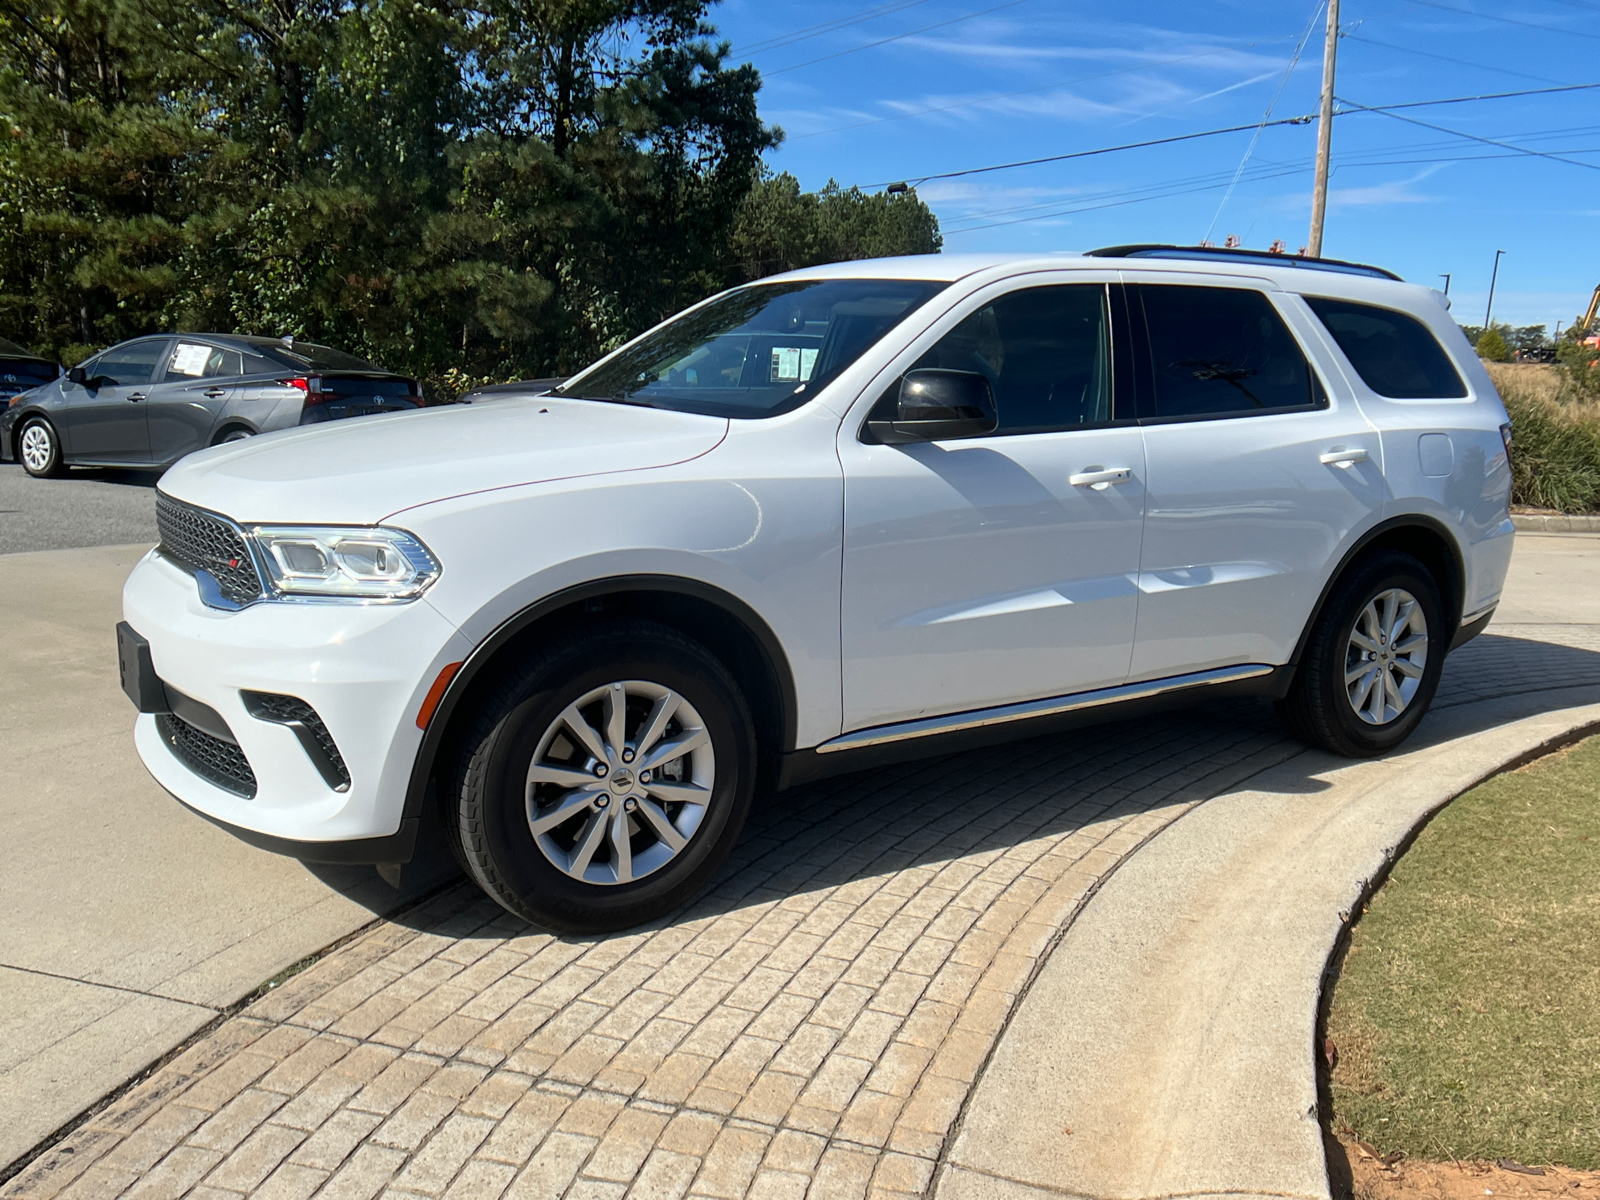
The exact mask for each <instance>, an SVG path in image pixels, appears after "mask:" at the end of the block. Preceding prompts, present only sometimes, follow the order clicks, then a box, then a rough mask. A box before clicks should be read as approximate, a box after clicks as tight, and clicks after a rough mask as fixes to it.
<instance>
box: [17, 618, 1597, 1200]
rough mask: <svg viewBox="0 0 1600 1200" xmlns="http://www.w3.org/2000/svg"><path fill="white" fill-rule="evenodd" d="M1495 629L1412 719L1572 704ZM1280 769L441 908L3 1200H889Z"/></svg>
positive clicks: (417, 915) (860, 834)
mask: <svg viewBox="0 0 1600 1200" xmlns="http://www.w3.org/2000/svg"><path fill="white" fill-rule="evenodd" d="M1510 628H1511V631H1513V632H1514V633H1515V634H1516V636H1515V637H1506V636H1485V637H1483V638H1480V639H1479V640H1478V641H1477V642H1475V643H1474V644H1473V645H1472V646H1470V647H1468V648H1467V649H1465V650H1463V651H1462V652H1460V653H1459V654H1458V655H1457V656H1455V657H1453V658H1452V659H1451V662H1450V666H1449V668H1448V669H1447V670H1446V673H1445V683H1444V686H1443V688H1442V689H1441V693H1440V699H1439V703H1440V704H1441V705H1443V704H1451V703H1463V702H1467V701H1470V700H1474V699H1481V698H1485V697H1487V696H1490V695H1504V694H1509V693H1520V692H1527V691H1534V690H1539V689H1559V688H1562V687H1565V686H1571V685H1574V684H1578V683H1583V684H1589V683H1595V682H1600V653H1596V651H1597V650H1600V636H1597V631H1596V630H1595V629H1594V628H1593V627H1584V626H1540V627H1533V626H1521V627H1510ZM1551 704H1552V707H1557V706H1559V700H1558V699H1555V698H1553V699H1552V702H1551ZM1302 752H1303V751H1302V749H1301V747H1299V746H1298V745H1296V744H1293V743H1291V742H1288V741H1286V740H1285V739H1284V738H1283V737H1282V735H1281V734H1280V733H1279V731H1278V728H1277V726H1276V724H1275V723H1274V722H1273V720H1272V718H1271V713H1270V710H1269V709H1268V708H1267V707H1266V706H1265V705H1262V704H1258V703H1255V702H1245V701H1235V702H1214V703H1213V704H1212V705H1211V706H1210V707H1209V708H1205V709H1200V710H1195V711H1191V712H1185V713H1178V714H1173V715H1169V716H1162V717H1151V718H1145V719H1142V720H1139V721H1134V722H1127V723H1123V724H1118V725H1110V726H1103V727H1100V728H1098V729H1091V730H1087V731H1085V732H1082V733H1079V734H1076V735H1073V736H1066V737H1054V738H1041V739H1038V740H1035V741H1032V742H1026V743H1022V744H1019V745H1015V746H1008V747H1002V748H998V749H994V750H987V751H982V752H979V753H974V754H968V755H963V756H958V757H954V758H947V759H941V760H936V761H932V762H928V763H922V764H916V765H913V766H909V767H905V768H899V769H892V770H885V771H881V772H875V773H872V774H869V775H861V776H855V777H851V778H847V779H844V780H839V781H833V782H830V783H827V784H822V785H816V786H812V787H809V788H806V789H802V790H799V791H795V792H791V793H787V794H784V795H781V796H777V797H773V798H770V799H768V800H766V801H765V802H764V805H765V807H764V808H763V809H762V810H761V811H759V812H758V813H757V814H756V815H755V816H754V818H753V819H752V823H751V827H750V830H749V832H748V834H747V835H746V837H745V838H744V840H743V842H742V844H741V846H740V848H739V850H738V852H737V854H736V856H735V860H734V861H733V862H731V863H730V864H729V865H728V867H727V868H726V869H725V870H724V871H723V872H722V874H721V876H720V877H719V879H718V881H717V883H716V884H715V886H714V887H713V889H712V890H711V891H710V892H709V893H708V894H707V895H706V896H704V897H703V898H702V899H701V901H700V902H699V903H697V904H696V905H695V906H694V907H693V908H692V909H691V910H689V911H687V912H685V913H682V914H680V915H679V916H678V917H677V918H675V919H673V920H671V921H668V922H664V923H662V924H661V925H660V926H657V927H652V928H648V929H645V930H641V931H635V932H631V933H627V934H622V935H617V936H612V937H606V938H600V939H579V938H557V937H552V936H549V935H547V934H542V933H536V932H530V931H529V929H528V928H527V926H525V925H523V924H522V923H521V922H519V921H517V920H515V919H513V918H511V917H508V916H506V915H505V914H504V913H503V912H501V910H499V909H498V908H496V907H495V906H494V905H492V904H490V903H489V902H488V901H486V900H484V899H483V898H482V897H481V896H480V895H479V894H478V893H476V892H475V891H473V890H471V889H469V888H468V887H466V886H464V885H462V886H457V887H455V888H452V889H451V890H449V891H447V892H446V893H444V894H442V895H440V896H437V897H435V898H434V899H432V900H430V901H429V902H428V903H427V904H426V905H424V906H423V907H421V908H419V909H416V910H413V911H412V912H411V913H409V914H407V915H406V916H405V917H403V918H401V919H399V920H397V921H392V922H382V923H380V924H378V925H376V926H374V927H372V928H371V929H370V930H369V931H367V932H365V933H364V934H362V935H360V936H359V937H358V938H357V939H356V940H355V941H353V942H352V943H350V944H348V945H346V946H344V947H342V948H340V949H338V950H336V951H334V952H333V953H331V954H329V955H327V956H326V957H324V958H322V959H321V960H320V961H318V962H317V963H315V964H314V965H313V966H311V967H310V968H309V969H307V970H305V971H303V972H301V973H300V974H298V975H295V976H293V977H292V978H290V979H289V980H288V982H286V983H284V984H283V985H282V986H281V987H278V988H276V989H275V990H272V991H270V992H268V993H267V994H266V995H265V996H263V997H262V998H260V999H259V1000H257V1001H256V1002H254V1003H253V1004H251V1005H249V1006H248V1007H247V1008H245V1009H244V1011H243V1012H242V1013H241V1014H239V1015H238V1016H236V1017H234V1018H232V1019H231V1020H228V1021H226V1022H225V1023H223V1024H222V1025H221V1026H219V1027H218V1028H217V1029H216V1030H215V1031H214V1032H213V1033H212V1034H210V1035H209V1036H208V1037H207V1038H205V1039H204V1040H202V1041H201V1042H199V1043H198V1044H196V1045H194V1046H193V1047H191V1048H190V1049H188V1050H187V1051H185V1052H184V1053H182V1054H181V1055H180V1056H178V1057H177V1058H175V1059H174V1060H173V1061H171V1062H170V1063H168V1064H167V1065H165V1066H164V1067H162V1068H161V1069H160V1070H158V1071H157V1072H156V1073H155V1074H154V1075H152V1076H151V1077H150V1078H149V1079H147V1080H145V1081H144V1082H142V1083H140V1084H138V1085H137V1086H135V1087H134V1088H132V1089H131V1090H130V1091H128V1092H127V1093H126V1094H125V1095H123V1096H122V1097H120V1098H119V1099H118V1100H117V1101H116V1102H115V1103H113V1104H111V1105H110V1106H109V1107H107V1108H105V1109H104V1110H103V1111H101V1112H99V1113H98V1114H96V1115H95V1116H93V1117H92V1119H90V1120H89V1121H88V1122H87V1123H85V1124H84V1125H83V1126H82V1127H80V1128H79V1129H78V1130H77V1131H75V1132H74V1133H73V1134H71V1135H70V1136H69V1137H68V1138H66V1139H65V1140H64V1141H62V1142H61V1143H60V1144H58V1145H57V1146H55V1147H54V1148H52V1149H51V1150H50V1151H49V1152H47V1153H46V1154H44V1155H42V1156H40V1157H39V1158H38V1159H37V1160H36V1161H35V1162H34V1163H33V1164H32V1165H31V1166H30V1167H29V1168H28V1169H26V1170H25V1171H24V1172H23V1173H22V1174H20V1175H18V1176H17V1177H16V1178H15V1179H13V1180H12V1181H11V1183H10V1184H9V1185H8V1186H7V1187H6V1188H4V1189H3V1194H4V1195H6V1196H29V1197H44V1196H53V1195H57V1194H61V1195H68V1196H92V1197H111V1196H117V1195H122V1194H126V1195H129V1196H136V1195H137V1196H144V1195H149V1196H161V1197H173V1196H179V1195H184V1194H189V1195H193V1196H196V1197H199V1196H207V1197H218V1196H228V1195H238V1194H240V1193H245V1194H253V1195H258V1196H296V1197H303V1196H310V1195H312V1194H314V1193H315V1194H318V1195H321V1196H329V1197H367V1196H372V1195H376V1194H378V1193H379V1192H380V1191H383V1192H386V1194H390V1195H395V1196H405V1195H426V1196H438V1195H448V1196H452V1197H454V1196H463V1197H472V1198H474V1200H478V1198H482V1197H495V1196H500V1195H502V1194H504V1195H507V1196H516V1197H530V1198H534V1200H550V1198H553V1197H558V1196H564V1197H572V1198H577V1197H620V1196H623V1195H627V1196H638V1197H665V1198H675V1197H682V1196H697V1197H725V1198H734V1197H745V1196H749V1197H762V1198H766V1197H801V1196H807V1195H809V1196H812V1197H822V1198H825V1200H843V1198H848V1197H859V1196H863V1195H866V1194H868V1193H871V1194H873V1195H878V1196H886V1197H887V1196H897V1195H911V1196H920V1195H923V1194H924V1193H925V1192H926V1190H927V1189H928V1187H929V1185H930V1183H931V1181H932V1178H933V1173H934V1171H935V1168H936V1167H937V1165H938V1163H939V1161H940V1159H941V1156H942V1154H943V1152H944V1148H945V1146H946V1144H947V1142H948V1140H949V1138H950V1136H951V1134H952V1131H953V1129H954V1128H955V1126H956V1124H957V1122H958V1121H959V1120H960V1117H961V1112H962V1106H963V1103H964V1102H965V1100H966V1098H967V1096H968V1094H969V1091H970V1090H971V1087H972V1084H973V1082H974V1080H975V1079H976V1078H977V1076H978V1074H979V1073H980V1072H981V1070H982V1068H983V1065H984V1063H985V1061H986V1059H987V1057H988V1055H989V1053H990V1051H991V1049H992V1048H993V1046H994V1044H995V1041H996V1039H997V1037H998V1036H999V1035H1000V1033H1001V1031H1002V1029H1003V1028H1004V1026H1005V1023H1006V1021H1007V1019H1008V1016H1009V1014H1010V1013H1011V1012H1012V1011H1013V1009H1014V1007H1015V1005H1016V1003H1017V1001H1018V998H1019V996H1020V995H1021V994H1022V992H1023V991H1024V990H1025V988H1026V987H1027V984H1028V982H1029V980H1030V979H1031V977H1032V976H1033V974H1034V972H1035V971H1036V969H1037V968H1038V967H1039V965H1040V964H1041V962H1042V960H1043V958H1044V957H1045V956H1046V955H1047V954H1048V953H1049V951H1050V948H1051V947H1052V945H1053V944H1054V942H1055V940H1056V939H1057V938H1058V937H1059V936H1060V934H1061V932H1062V931H1063V929H1064V928H1065V927H1066V925H1067V924H1068V923H1069V922H1070V920H1071V918H1072V914H1073V913H1074V911H1075V910H1076V909H1077V908H1078V907H1079V906H1080V905H1081V904H1082V903H1083V901H1084V899H1085V898H1086V897H1087V896H1088V895H1089V894H1090V892H1092V891H1093V889H1094V888H1095V887H1096V885H1097V884H1098V882H1099V881H1100V880H1102V879H1103V878H1104V877H1105V875H1106V873H1107V872H1108V871H1109V870H1111V869H1112V868H1114V867H1115V866H1116V864H1117V863H1118V862H1120V861H1121V860H1122V859H1123V858H1124V857H1126V856H1127V855H1128V854H1129V853H1130V852H1132V851H1133V850H1135V849H1136V848H1137V847H1138V846H1139V845H1140V844H1141V843H1142V842H1143V841H1144V840H1145V839H1147V838H1148V837H1150V836H1151V835H1152V834H1154V833H1155V832H1156V831H1158V830H1159V829H1160V828H1162V827H1163V826H1165V825H1166V824H1168V823H1169V822H1171V821H1172V820H1174V819H1176V818H1177V817H1178V816H1180V815H1181V814H1182V813H1183V812H1185V811H1186V810H1187V809H1188V808H1189V807H1191V806H1193V805H1194V804H1197V803H1199V802H1201V801H1203V800H1204V799H1206V798H1207V797H1210V796H1213V795H1216V794H1218V793H1219V792H1222V791H1224V790H1226V789H1229V788H1231V787H1233V786H1235V785H1237V784H1239V783H1240V782H1241V781H1243V780H1245V779H1247V778H1248V777H1249V776H1251V775H1253V774H1255V773H1256V772H1258V771H1260V770H1261V769H1263V768H1264V767H1267V766H1269V765H1272V764H1275V763H1278V762H1282V761H1284V760H1286V759H1288V758H1290V757H1292V756H1294V755H1296V754H1299V753H1302ZM1017 1119H1018V1120H1027V1119H1028V1114H1027V1113H1018V1114H1017ZM191 1189H192V1190H191ZM319 1189H320V1190H319Z"/></svg>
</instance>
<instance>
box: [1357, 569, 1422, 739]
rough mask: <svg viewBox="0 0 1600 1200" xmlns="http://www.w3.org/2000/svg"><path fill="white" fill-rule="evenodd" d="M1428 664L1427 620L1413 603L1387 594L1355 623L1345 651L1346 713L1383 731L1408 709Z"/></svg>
mask: <svg viewBox="0 0 1600 1200" xmlns="http://www.w3.org/2000/svg"><path fill="white" fill-rule="evenodd" d="M1427 662H1428V619H1427V617H1425V616H1424V615H1423V612H1422V606H1421V605H1420V604H1418V603H1417V598H1416V597H1415V596H1413V595H1412V594H1411V593H1410V592H1408V591H1406V590H1405V589H1404V588H1389V589H1388V590H1386V591H1382V592H1379V593H1378V594H1377V595H1376V596H1374V597H1373V598H1372V599H1371V600H1369V601H1368V602H1367V605H1366V607H1365V608H1363V609H1362V610H1361V614H1360V615H1359V616H1358V617H1356V621H1355V625H1354V627H1353V628H1352V629H1351V630H1350V638H1349V642H1348V645H1347V646H1346V649H1345V669H1344V685H1345V692H1346V694H1347V695H1348V696H1349V698H1350V707H1351V708H1352V709H1354V710H1355V713H1356V715H1357V716H1358V717H1360V718H1361V719H1362V720H1363V721H1365V722H1366V723H1367V724H1368V725H1387V724H1388V723H1389V722H1390V721H1393V720H1394V719H1395V718H1396V717H1398V716H1399V715H1400V714H1401V713H1403V712H1405V710H1406V707H1407V706H1408V705H1409V704H1410V703H1411V701H1412V699H1413V698H1414V697H1415V696H1416V694H1417V689H1418V688H1419V687H1420V686H1421V685H1422V676H1423V669H1424V668H1425V667H1426V665H1427Z"/></svg>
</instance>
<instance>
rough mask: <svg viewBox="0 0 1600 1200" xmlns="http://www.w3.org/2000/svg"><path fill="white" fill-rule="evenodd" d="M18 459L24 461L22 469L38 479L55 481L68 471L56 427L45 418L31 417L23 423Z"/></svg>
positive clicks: (18, 440)
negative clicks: (63, 459) (62, 456)
mask: <svg viewBox="0 0 1600 1200" xmlns="http://www.w3.org/2000/svg"><path fill="white" fill-rule="evenodd" d="M17 457H18V458H20V459H21V460H22V469H23V470H24V471H26V472H27V473H28V474H29V475H32V476H33V477H34V478H36V479H55V478H57V477H59V476H61V475H65V474H66V471H67V467H66V463H65V462H63V461H62V458H61V442H60V440H59V439H58V438H57V437H56V431H55V426H53V425H51V424H50V422H49V421H46V420H45V419H44V418H43V417H29V418H28V419H27V420H26V421H24V422H23V424H22V433H21V434H20V435H19V436H18V438H17Z"/></svg>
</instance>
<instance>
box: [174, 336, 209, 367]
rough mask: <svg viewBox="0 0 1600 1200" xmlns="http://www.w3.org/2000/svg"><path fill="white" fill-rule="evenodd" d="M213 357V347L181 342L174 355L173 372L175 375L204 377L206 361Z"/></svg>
mask: <svg viewBox="0 0 1600 1200" xmlns="http://www.w3.org/2000/svg"><path fill="white" fill-rule="evenodd" d="M210 357H211V347H210V346H201V345H198V344H196V343H195V342H179V343H178V348H177V350H175V351H173V354H172V372H173V374H175V375H203V374H204V373H205V369H206V359H208V358H210Z"/></svg>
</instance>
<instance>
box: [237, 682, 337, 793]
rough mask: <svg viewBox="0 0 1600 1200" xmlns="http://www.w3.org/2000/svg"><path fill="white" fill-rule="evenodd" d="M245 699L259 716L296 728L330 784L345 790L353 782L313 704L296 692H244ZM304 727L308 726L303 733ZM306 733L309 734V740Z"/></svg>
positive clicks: (253, 713) (254, 714)
mask: <svg viewBox="0 0 1600 1200" xmlns="http://www.w3.org/2000/svg"><path fill="white" fill-rule="evenodd" d="M244 703H245V708H246V709H248V710H249V713H250V715H251V716H252V717H255V718H256V719H257V720H261V721H274V722H276V723H277V724H279V725H288V726H289V727H290V728H292V729H294V730H295V733H296V735H297V736H299V737H300V744H301V745H302V746H303V747H304V748H305V751H306V754H307V756H308V757H309V758H310V759H311V761H312V763H313V764H314V765H315V766H316V768H317V770H318V771H319V772H321V773H322V777H323V778H324V779H325V780H326V781H327V784H328V786H329V787H331V788H333V789H334V790H335V791H342V790H344V789H345V788H347V787H349V786H350V768H349V767H347V766H345V765H344V755H342V754H340V753H339V747H338V745H337V743H335V742H334V740H333V734H331V733H329V732H328V727H327V725H326V724H324V723H323V720H322V717H321V715H319V714H318V712H317V710H316V709H314V708H312V707H311V705H309V704H307V703H306V702H305V701H304V700H301V699H300V698H299V697H297V696H280V695H278V694H276V693H275V692H245V693H244ZM301 729H304V730H305V734H304V735H302V734H301V733H300V730H301ZM306 735H309V739H310V740H309V742H308V741H307V736H306Z"/></svg>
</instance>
